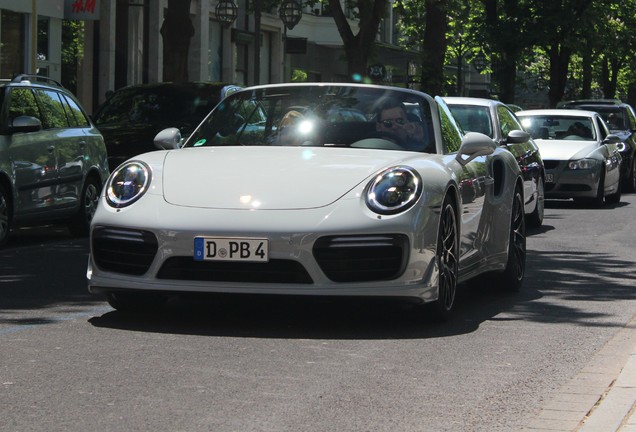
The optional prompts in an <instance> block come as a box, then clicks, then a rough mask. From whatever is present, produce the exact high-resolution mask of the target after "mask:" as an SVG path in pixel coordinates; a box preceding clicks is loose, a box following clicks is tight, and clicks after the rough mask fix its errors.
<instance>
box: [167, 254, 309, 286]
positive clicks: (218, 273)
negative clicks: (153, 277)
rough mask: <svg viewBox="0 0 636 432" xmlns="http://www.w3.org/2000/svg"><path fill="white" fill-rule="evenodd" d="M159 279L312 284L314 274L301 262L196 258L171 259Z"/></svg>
mask: <svg viewBox="0 0 636 432" xmlns="http://www.w3.org/2000/svg"><path fill="white" fill-rule="evenodd" d="M157 277H158V278H159V279H175V280H194V281H210V282H255V283H259V282H260V283H289V284H311V283H313V281H312V279H311V277H310V276H309V274H308V273H307V271H306V270H305V268H304V267H303V266H302V264H300V263H299V262H297V261H291V260H281V259H272V260H269V262H266V263H255V262H244V263H242V262H227V261H195V260H194V259H193V258H192V257H171V258H168V259H167V260H166V261H165V263H164V264H163V266H161V270H159V274H158V275H157Z"/></svg>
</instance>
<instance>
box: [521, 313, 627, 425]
mask: <svg viewBox="0 0 636 432" xmlns="http://www.w3.org/2000/svg"><path fill="white" fill-rule="evenodd" d="M626 347H628V348H627V349H626ZM522 431H523V432H545V431H557V432H636V316H634V317H633V318H632V320H631V321H630V322H629V323H628V324H627V325H626V326H625V327H623V328H622V329H621V330H620V331H619V332H618V333H617V334H616V335H614V337H613V338H612V339H610V340H609V341H608V342H607V343H606V344H605V346H603V347H602V348H601V349H600V350H599V351H597V352H596V353H595V354H594V356H593V357H592V359H591V360H590V362H589V363H588V364H587V365H586V366H585V367H584V368H583V369H581V371H580V372H579V373H578V374H577V375H575V376H574V378H572V379H571V380H570V381H569V382H568V383H566V384H565V385H563V386H562V387H561V388H560V389H558V390H557V391H555V393H553V394H552V396H551V398H550V399H549V400H548V401H547V402H546V403H545V404H544V405H543V409H542V410H541V412H540V413H539V415H538V416H537V417H536V418H535V419H534V420H533V421H531V422H530V424H528V425H527V427H525V428H524V429H522Z"/></svg>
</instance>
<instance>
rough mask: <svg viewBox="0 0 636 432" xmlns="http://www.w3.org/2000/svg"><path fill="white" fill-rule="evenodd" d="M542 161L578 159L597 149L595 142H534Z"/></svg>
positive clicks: (538, 140)
mask: <svg viewBox="0 0 636 432" xmlns="http://www.w3.org/2000/svg"><path fill="white" fill-rule="evenodd" d="M534 142H535V143H536V144H537V147H539V153H541V158H542V159H544V160H570V159H579V158H583V157H585V156H587V155H588V154H590V153H592V152H593V151H594V150H596V149H597V148H598V147H599V144H598V142H596V141H573V140H542V139H537V140H535V141H534Z"/></svg>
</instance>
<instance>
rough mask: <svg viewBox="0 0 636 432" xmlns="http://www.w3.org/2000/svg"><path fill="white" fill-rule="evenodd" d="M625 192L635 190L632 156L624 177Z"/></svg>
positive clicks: (635, 178)
mask: <svg viewBox="0 0 636 432" xmlns="http://www.w3.org/2000/svg"><path fill="white" fill-rule="evenodd" d="M625 192H636V160H634V158H632V166H631V169H630V172H629V175H628V176H627V179H625Z"/></svg>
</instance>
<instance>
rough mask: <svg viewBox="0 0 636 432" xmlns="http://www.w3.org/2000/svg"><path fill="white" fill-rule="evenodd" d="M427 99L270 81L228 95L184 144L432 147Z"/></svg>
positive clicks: (385, 91) (403, 93) (382, 91)
mask: <svg viewBox="0 0 636 432" xmlns="http://www.w3.org/2000/svg"><path fill="white" fill-rule="evenodd" d="M431 103H434V102H432V100H431V99H428V98H425V97H424V96H423V95H417V94H414V93H410V92H406V91H401V90H398V89H396V90H391V89H386V88H375V87H363V86H347V85H299V86H270V87H263V88H256V89H253V90H245V91H241V92H238V93H235V94H233V95H231V96H228V97H227V98H226V99H225V100H224V101H223V103H222V104H220V105H219V106H218V107H217V108H216V109H215V110H214V111H213V113H212V115H211V116H210V117H208V118H207V119H206V120H205V121H204V122H203V123H202V124H201V126H200V127H199V128H197V130H196V131H195V132H194V133H193V134H192V135H191V136H190V138H189V139H188V141H187V142H186V144H185V147H198V146H232V145H243V146H299V145H302V146H321V147H357V148H378V149H387V150H410V151H430V152H434V151H435V145H434V133H433V123H432V117H431V115H432V114H431V111H432V110H431Z"/></svg>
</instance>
